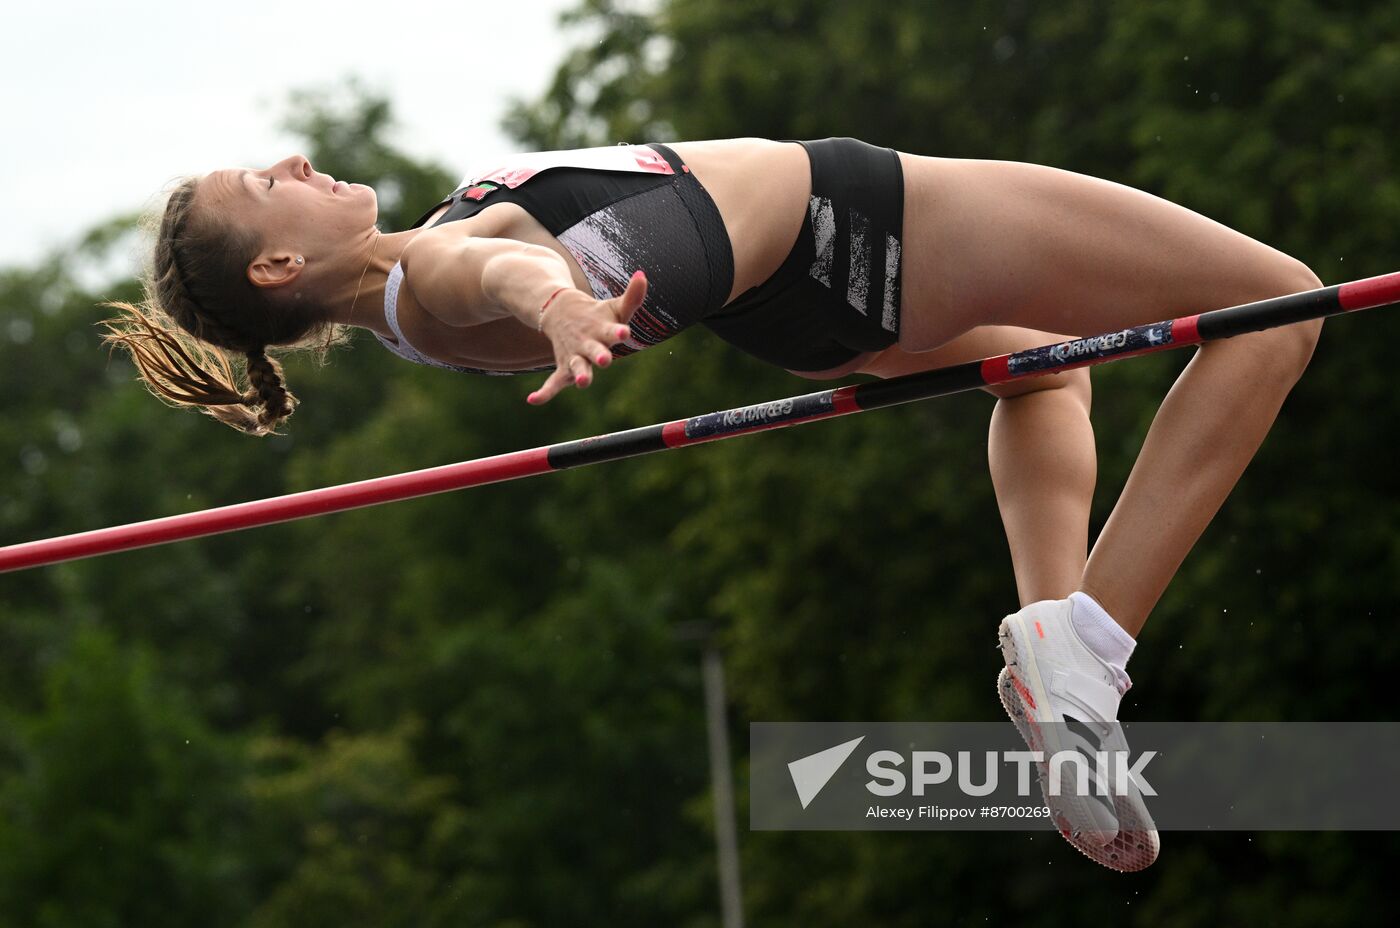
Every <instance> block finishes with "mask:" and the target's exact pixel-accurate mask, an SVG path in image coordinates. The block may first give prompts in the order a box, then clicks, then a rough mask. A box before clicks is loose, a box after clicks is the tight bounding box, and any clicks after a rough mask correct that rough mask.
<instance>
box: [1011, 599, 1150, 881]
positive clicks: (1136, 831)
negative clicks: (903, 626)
mask: <svg viewBox="0 0 1400 928" xmlns="http://www.w3.org/2000/svg"><path fill="white" fill-rule="evenodd" d="M1013 630H1014V631H1019V632H1020V633H1021V634H1022V635H1026V634H1028V629H1026V627H1025V625H1024V624H1023V623H1022V621H1021V619H1020V618H1018V617H1017V616H1007V617H1006V618H1005V619H1003V620H1002V623H1001V627H1000V629H999V630H998V639H999V642H1000V646H1001V653H1002V657H1003V658H1004V659H1005V661H1006V666H1005V667H1003V668H1002V670H1001V673H1000V674H998V675H997V695H998V696H999V697H1000V698H1001V705H1002V708H1003V709H1005V710H1006V714H1007V716H1009V717H1010V719H1011V722H1012V724H1014V725H1015V726H1016V731H1017V732H1018V733H1020V735H1021V739H1022V740H1023V741H1025V742H1026V746H1027V747H1028V748H1030V749H1031V750H1032V751H1042V752H1045V756H1047V757H1048V756H1050V754H1052V753H1053V751H1047V750H1046V747H1045V740H1046V739H1045V737H1044V732H1043V731H1042V730H1041V727H1040V724H1041V722H1042V721H1049V720H1047V719H1042V718H1040V715H1041V713H1040V711H1039V710H1038V708H1037V707H1039V706H1049V705H1050V702H1049V694H1048V693H1047V692H1045V688H1044V687H1043V686H1042V685H1041V682H1040V673H1039V672H1038V671H1037V670H1036V666H1035V653H1034V651H1032V650H1031V649H1029V648H1027V649H1024V651H1023V650H1022V649H1020V648H1018V647H1017V645H1016V635H1015V634H1014V633H1013ZM1023 661H1024V663H1023ZM1018 671H1022V672H1018ZM1047 766H1048V765H1046V764H1043V763H1042V764H1040V765H1038V768H1039V774H1040V788H1041V792H1042V793H1043V794H1046V795H1045V801H1046V806H1047V807H1048V808H1049V809H1050V810H1051V814H1052V817H1053V818H1054V821H1055V827H1056V828H1057V829H1058V830H1059V832H1060V834H1061V835H1062V836H1063V837H1064V839H1065V840H1066V841H1068V842H1069V843H1070V844H1071V845H1072V846H1073V847H1074V848H1075V849H1076V850H1077V851H1079V852H1080V853H1081V854H1083V855H1084V856H1085V857H1088V858H1089V859H1090V860H1092V861H1094V862H1095V863H1097V864H1101V865H1102V866H1105V867H1107V868H1109V869H1110V870H1116V871H1118V872H1120V873H1134V872H1136V871H1139V870H1144V869H1146V868H1147V867H1149V866H1151V865H1152V863H1153V861H1155V860H1156V859H1157V855H1158V853H1159V852H1160V851H1161V839H1160V838H1159V837H1158V834H1157V830H1156V828H1155V827H1153V826H1151V825H1150V824H1148V823H1149V822H1150V821H1151V820H1150V819H1149V818H1147V816H1146V809H1145V808H1141V807H1140V804H1141V801H1142V800H1141V798H1140V797H1135V796H1131V795H1130V796H1116V795H1115V796H1112V797H1110V798H1111V799H1112V800H1113V811H1114V815H1115V816H1116V817H1117V819H1118V834H1117V835H1116V836H1114V838H1113V840H1111V841H1109V842H1108V843H1107V844H1102V845H1099V844H1094V843H1093V842H1091V841H1088V840H1085V839H1081V838H1078V837H1076V836H1075V835H1074V832H1073V829H1071V828H1070V826H1069V822H1068V820H1067V819H1066V818H1065V817H1064V815H1063V813H1062V812H1058V811H1057V810H1056V808H1055V803H1052V802H1051V801H1050V800H1051V797H1050V796H1049V795H1048V791H1047V790H1046V782H1047Z"/></svg>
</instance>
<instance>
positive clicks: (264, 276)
mask: <svg viewBox="0 0 1400 928" xmlns="http://www.w3.org/2000/svg"><path fill="white" fill-rule="evenodd" d="M305 267H306V259H304V258H302V257H301V256H300V255H294V254H292V253H290V252H284V251H277V252H271V251H265V252H263V253H261V254H259V255H258V256H257V257H256V258H254V259H253V260H252V263H250V264H249V265H248V280H249V281H250V282H252V284H253V286H255V287H284V286H286V285H287V284H289V283H291V282H292V281H294V280H296V279H297V278H298V277H299V276H301V272H302V269H303V268H305Z"/></svg>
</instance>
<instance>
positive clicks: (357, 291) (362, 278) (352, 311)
mask: <svg viewBox="0 0 1400 928" xmlns="http://www.w3.org/2000/svg"><path fill="white" fill-rule="evenodd" d="M380 235H383V233H382V232H381V233H380ZM378 247H379V235H376V236H375V237H374V244H373V245H371V246H370V249H369V261H367V262H365V269H364V270H363V271H361V272H360V282H359V283H358V284H356V285H355V298H354V299H353V300H351V301H350V324H351V325H354V324H355V304H356V303H358V302H359V301H360V288H361V287H363V286H364V285H365V275H366V274H368V273H369V266H370V265H371V264H373V263H374V252H375V250H376V249H377V248H378Z"/></svg>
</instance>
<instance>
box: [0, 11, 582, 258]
mask: <svg viewBox="0 0 1400 928" xmlns="http://www.w3.org/2000/svg"><path fill="white" fill-rule="evenodd" d="M576 5H577V0H508V2H505V3H490V4H478V3H472V2H470V0H458V2H449V0H393V2H385V3H377V4H373V5H370V4H365V3H353V2H345V0H278V2H268V0H239V2H228V3H217V4H215V3H201V2H199V0H128V2H125V3H110V2H92V3H77V2H72V0H32V2H30V0H26V2H19V3H13V4H10V5H9V6H8V7H7V12H6V13H5V21H4V26H3V27H0V100H3V101H4V104H5V110H6V113H5V116H6V119H7V120H8V123H7V125H6V127H5V129H6V131H5V133H4V143H3V145H0V203H3V204H4V209H5V221H4V223H3V224H0V266H7V265H16V264H24V263H27V262H30V261H32V260H34V259H35V258H37V257H38V256H39V255H41V254H42V253H44V252H45V251H46V250H47V249H48V248H51V247H55V246H58V245H61V244H62V243H64V242H67V241H70V240H72V239H74V238H75V237H77V236H78V235H80V234H81V233H82V232H83V231H85V230H86V229H88V228H89V227H90V226H92V225H94V224H95V223H97V222H99V221H101V220H103V219H106V218H108V217H110V216H112V215H114V214H116V213H119V212H123V211H126V210H130V209H137V208H141V207H143V206H146V205H149V203H150V202H151V201H152V199H153V198H154V196H155V195H156V194H157V193H158V192H159V191H160V190H161V189H162V188H163V187H164V186H165V185H166V184H167V183H168V182H169V181H170V180H171V179H173V178H174V177H176V176H179V175H182V174H194V173H204V172H206V171H210V170H213V169H215V168H219V167H227V166H234V165H240V166H253V167H261V166H264V165H266V164H268V163H271V162H273V161H276V160H278V159H280V158H283V157H285V156H287V155H288V154H291V153H292V152H294V151H298V150H301V148H302V147H303V146H301V145H300V143H299V142H298V141H297V140H296V139H295V138H293V137H292V136H290V135H288V134H286V133H283V132H279V131H277V129H276V125H277V123H278V122H279V121H280V118H281V117H282V116H283V115H284V114H285V113H286V108H287V105H288V103H287V100H288V91H290V90H293V89H300V88H306V87H320V86H326V85H333V84H335V83H336V82H340V81H344V79H345V78H346V77H347V76H349V75H358V76H359V77H360V78H362V80H363V82H364V83H365V84H366V85H367V86H368V87H370V88H372V89H376V90H381V91H383V92H385V93H387V94H388V96H389V97H390V99H391V100H392V102H393V109H394V113H395V115H396V117H397V119H398V122H399V124H400V125H399V130H398V134H397V135H396V136H394V137H393V139H392V140H393V142H394V143H395V144H397V145H398V147H400V148H402V149H403V150H405V151H406V152H408V153H409V154H410V155H412V156H414V157H417V158H433V159H436V160H439V161H441V162H442V163H443V164H445V165H446V166H447V167H448V168H450V169H452V170H454V171H455V170H457V169H459V168H460V169H461V170H465V169H466V162H467V161H468V160H469V159H470V160H472V161H475V160H476V158H477V156H484V157H488V158H489V157H491V156H493V155H496V154H507V153H509V152H510V151H513V150H515V148H516V147H517V146H513V145H511V143H510V142H509V140H508V139H507V138H506V136H505V135H504V134H503V133H502V132H501V130H500V128H499V125H500V121H501V116H502V115H503V113H504V110H505V107H506V104H507V102H508V101H509V99H510V98H511V97H512V96H516V97H523V98H533V97H535V96H537V95H538V94H539V93H541V92H542V91H543V90H544V88H545V86H546V85H547V83H548V81H549V78H550V77H551V76H552V74H553V71H554V68H555V66H556V65H557V64H558V63H559V61H560V60H561V59H562V57H563V55H564V53H565V51H566V50H567V49H568V48H569V47H571V46H572V45H573V44H574V43H576V42H578V41H581V40H582V38H581V36H580V35H579V34H578V33H576V32H574V33H565V32H563V31H561V30H560V28H559V27H558V25H557V21H558V15H559V13H560V12H562V11H563V10H566V9H570V8H572V7H574V6H576ZM371 11H372V12H371ZM453 114H455V115H453ZM346 179H347V180H354V179H355V178H346Z"/></svg>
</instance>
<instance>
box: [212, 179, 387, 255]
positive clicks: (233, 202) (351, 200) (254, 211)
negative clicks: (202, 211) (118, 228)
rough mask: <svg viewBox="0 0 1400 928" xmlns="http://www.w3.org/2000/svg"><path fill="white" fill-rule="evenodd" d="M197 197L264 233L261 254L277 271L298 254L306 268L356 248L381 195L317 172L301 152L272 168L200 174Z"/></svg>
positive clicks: (376, 213)
mask: <svg viewBox="0 0 1400 928" xmlns="http://www.w3.org/2000/svg"><path fill="white" fill-rule="evenodd" d="M197 199H198V200H199V201H200V202H201V203H202V204H203V205H205V206H208V207H210V208H213V209H215V210H217V211H218V212H219V214H220V215H223V216H225V217H226V218H228V219H230V220H231V221H233V222H234V223H235V224H237V225H240V226H242V227H244V228H249V229H254V230H256V231H258V232H259V233H261V235H262V239H263V251H262V254H261V255H260V256H259V258H258V259H255V260H254V262H253V263H252V264H251V265H250V266H249V273H250V275H252V276H256V275H255V270H256V268H257V265H258V263H259V260H261V261H262V262H264V263H265V264H267V265H269V266H270V267H271V268H272V269H273V271H274V275H275V271H276V270H277V269H278V268H279V267H280V268H281V269H284V270H285V269H289V265H292V264H294V262H295V259H296V258H297V257H302V258H303V264H302V265H298V266H297V268H298V269H300V268H304V267H306V265H307V264H310V263H312V262H323V261H327V260H329V261H331V262H334V261H335V260H336V259H337V258H339V256H340V253H341V252H343V251H345V250H347V249H349V248H352V247H353V246H354V245H355V244H356V243H357V242H358V241H359V240H360V238H362V237H363V236H364V235H365V233H366V232H368V231H370V230H372V229H373V227H374V223H375V220H376V219H377V218H378V216H379V201H378V198H377V197H376V196H375V193H374V188H372V187H368V186H366V185H364V184H349V183H345V182H344V181H336V180H335V178H333V177H331V176H330V175H329V174H321V173H318V172H317V171H316V170H315V169H313V168H312V167H311V162H310V161H308V160H307V159H306V158H305V157H303V156H302V155H292V156H291V157H289V158H284V159H282V160H281V161H279V162H277V163H276V164H274V165H272V166H271V167H268V168H263V169H261V170H256V169H252V168H227V169H225V170H221V171H214V172H213V173H211V174H208V175H206V176H204V177H203V178H201V179H200V181H199V192H198V194H197Z"/></svg>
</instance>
